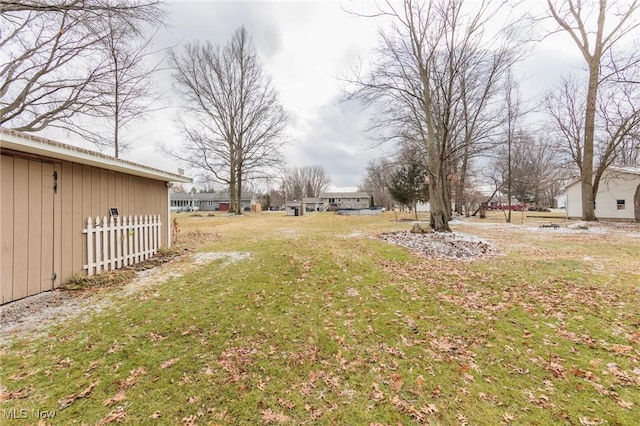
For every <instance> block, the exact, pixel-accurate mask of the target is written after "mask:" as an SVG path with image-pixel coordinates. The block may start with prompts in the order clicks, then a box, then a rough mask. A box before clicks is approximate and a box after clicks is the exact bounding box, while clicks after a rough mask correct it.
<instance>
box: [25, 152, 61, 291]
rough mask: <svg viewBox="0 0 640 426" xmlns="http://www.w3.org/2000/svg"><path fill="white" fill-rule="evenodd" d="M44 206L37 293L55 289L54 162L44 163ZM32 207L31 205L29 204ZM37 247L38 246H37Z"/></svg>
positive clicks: (41, 213) (41, 221)
mask: <svg viewBox="0 0 640 426" xmlns="http://www.w3.org/2000/svg"><path fill="white" fill-rule="evenodd" d="M41 176H42V180H43V182H42V185H40V189H41V191H42V207H41V209H40V224H41V228H40V229H41V232H40V238H41V243H40V283H39V284H40V286H39V289H38V291H37V293H40V292H42V291H47V290H52V289H53V285H54V283H53V281H52V277H53V273H54V269H53V251H54V247H55V243H54V229H53V219H54V214H55V213H54V202H53V199H54V192H53V164H48V163H42V175H41ZM29 209H31V206H29ZM36 249H37V247H36Z"/></svg>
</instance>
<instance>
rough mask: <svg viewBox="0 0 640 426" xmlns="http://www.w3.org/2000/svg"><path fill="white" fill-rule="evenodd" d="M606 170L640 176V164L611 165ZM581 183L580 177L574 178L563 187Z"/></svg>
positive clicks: (566, 187)
mask: <svg viewBox="0 0 640 426" xmlns="http://www.w3.org/2000/svg"><path fill="white" fill-rule="evenodd" d="M606 172H614V173H620V174H629V175H638V176H640V166H609V167H607V170H606V171H605V173H606ZM577 183H580V179H576V180H573V181H571V182H569V183H568V184H566V185H565V186H564V187H563V189H564V190H565V191H566V190H567V189H568V188H569V187H570V186H573V185H575V184H577Z"/></svg>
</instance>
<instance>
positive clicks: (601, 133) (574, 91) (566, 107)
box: [545, 78, 640, 215]
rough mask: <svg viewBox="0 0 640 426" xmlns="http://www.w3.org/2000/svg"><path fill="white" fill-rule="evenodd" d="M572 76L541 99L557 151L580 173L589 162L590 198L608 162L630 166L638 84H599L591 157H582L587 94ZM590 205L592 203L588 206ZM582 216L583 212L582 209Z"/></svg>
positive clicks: (639, 117) (639, 143) (638, 128)
mask: <svg viewBox="0 0 640 426" xmlns="http://www.w3.org/2000/svg"><path fill="white" fill-rule="evenodd" d="M584 87H585V86H584V85H583V84H580V82H578V81H577V80H576V78H563V79H561V81H560V83H559V84H558V86H557V87H556V88H555V89H554V90H553V91H552V92H550V93H549V94H548V95H547V97H546V98H545V105H546V108H547V111H548V113H549V116H550V117H551V126H552V127H551V128H552V131H554V132H555V133H556V134H557V138H558V140H559V141H560V143H559V152H560V153H562V154H563V155H564V156H565V157H566V158H568V159H569V160H570V161H571V162H572V164H574V166H575V168H576V169H577V170H578V171H579V172H580V173H581V175H582V174H583V173H584V172H583V170H584V168H585V161H590V163H591V164H590V167H589V166H587V168H591V186H590V188H591V191H592V194H593V197H592V199H593V200H595V194H596V193H597V191H598V188H599V185H600V181H601V180H602V177H603V175H604V172H605V171H606V170H607V168H608V167H609V166H611V165H630V164H635V163H633V160H634V157H635V156H636V155H637V153H638V151H639V150H640V138H638V135H639V133H640V107H639V106H638V105H637V101H636V99H638V98H639V97H640V85H638V84H634V83H629V82H623V81H621V80H617V81H615V82H603V83H601V84H600V87H599V91H598V93H597V97H596V110H595V116H594V124H593V126H594V129H593V135H594V140H593V146H592V147H591V148H590V150H591V154H590V155H589V157H590V158H591V160H586V157H585V152H586V151H589V149H588V148H587V145H588V143H587V139H586V129H585V125H584V122H585V116H584V111H585V109H586V103H587V94H586V93H585V90H584ZM591 207H593V204H592V205H591ZM583 215H584V211H583Z"/></svg>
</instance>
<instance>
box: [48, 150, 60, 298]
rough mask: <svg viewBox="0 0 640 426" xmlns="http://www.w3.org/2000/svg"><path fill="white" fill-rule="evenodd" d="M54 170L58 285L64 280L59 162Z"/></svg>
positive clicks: (55, 259) (54, 237)
mask: <svg viewBox="0 0 640 426" xmlns="http://www.w3.org/2000/svg"><path fill="white" fill-rule="evenodd" d="M53 170H54V172H56V173H57V175H58V180H57V186H56V192H55V193H54V197H53V222H52V223H51V229H52V230H53V272H54V273H55V274H56V276H55V280H53V287H54V288H55V287H58V286H59V285H60V284H61V283H62V281H61V280H60V277H61V271H62V258H63V256H62V247H63V246H62V234H61V233H60V231H61V229H62V226H61V225H62V203H60V189H61V188H60V182H61V180H62V173H61V167H60V164H59V163H56V164H54V165H53Z"/></svg>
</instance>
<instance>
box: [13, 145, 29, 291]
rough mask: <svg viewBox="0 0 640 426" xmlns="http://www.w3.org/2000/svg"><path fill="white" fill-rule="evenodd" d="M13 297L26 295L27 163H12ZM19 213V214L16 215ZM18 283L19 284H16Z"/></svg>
mask: <svg viewBox="0 0 640 426" xmlns="http://www.w3.org/2000/svg"><path fill="white" fill-rule="evenodd" d="M13 188H14V189H13V212H14V213H13V297H12V299H11V300H16V299H21V298H23V297H25V296H27V295H28V292H27V282H28V272H27V271H28V268H29V216H28V215H27V212H28V211H29V161H28V160H23V159H20V158H16V159H14V161H13ZM17 212H20V214H16V213H17ZM18 283H19V284H18Z"/></svg>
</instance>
